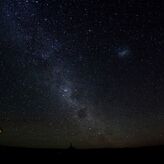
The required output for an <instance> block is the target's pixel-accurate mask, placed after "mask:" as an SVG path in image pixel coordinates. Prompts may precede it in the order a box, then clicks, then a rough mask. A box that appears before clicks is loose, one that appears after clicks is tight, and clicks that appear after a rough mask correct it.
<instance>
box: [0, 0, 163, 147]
mask: <svg viewBox="0 0 164 164" xmlns="http://www.w3.org/2000/svg"><path fill="white" fill-rule="evenodd" d="M163 8H164V4H163V2H162V1H158V2H157V1H155V0H154V1H153V0H144V1H141V0H128V1H126V2H125V1H121V0H111V1H101V0H83V1H82V0H44V1H43V0H2V1H1V2H0V22H1V23H0V145H4V146H18V147H30V148H67V147H69V146H70V144H71V145H73V146H74V147H76V148H122V147H123V148H125V147H140V146H153V145H163V144H164V54H163V52H164V46H163V45H164V25H163V18H164V12H163Z"/></svg>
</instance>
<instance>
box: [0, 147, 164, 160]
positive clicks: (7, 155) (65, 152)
mask: <svg viewBox="0 0 164 164" xmlns="http://www.w3.org/2000/svg"><path fill="white" fill-rule="evenodd" d="M0 159H1V160H11V161H12V160H15V159H16V160H19V161H22V162H24V161H28V160H32V161H33V160H35V161H37V162H40V161H41V162H42V161H46V162H47V161H49V160H50V161H56V160H59V161H63V160H64V161H68V162H70V160H71V161H76V162H82V161H87V160H88V159H89V160H91V161H95V162H96V161H98V160H101V161H102V160H107V161H122V160H128V161H131V162H135V161H138V160H139V161H140V160H141V161H142V159H144V160H146V161H152V160H155V161H156V162H157V161H159V160H161V159H162V160H163V159H164V146H153V147H142V148H122V149H82V150H80V149H74V148H69V149H30V148H16V147H5V146H1V147H0ZM163 161H164V160H163Z"/></svg>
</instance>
